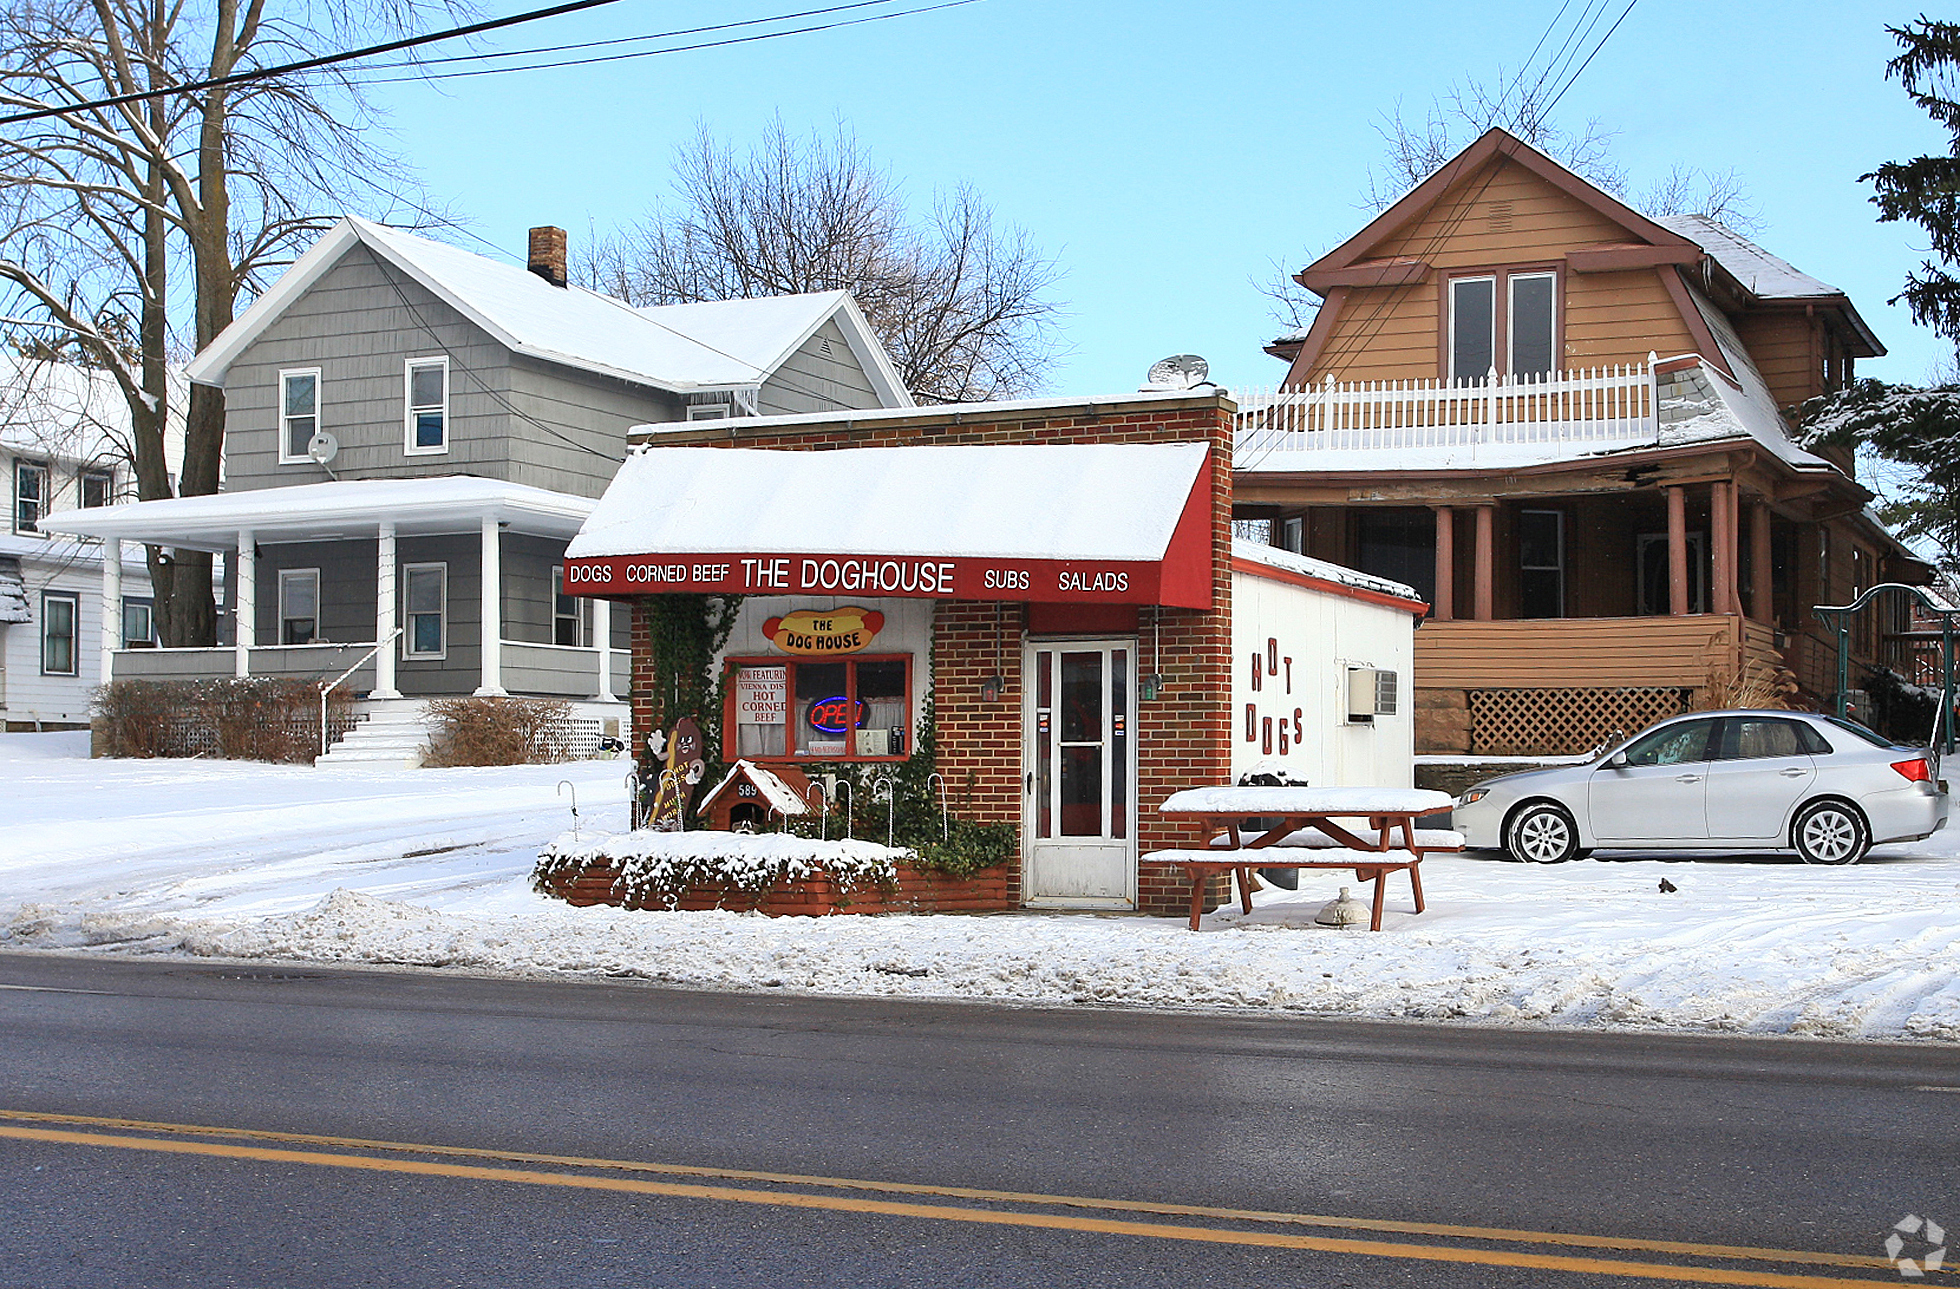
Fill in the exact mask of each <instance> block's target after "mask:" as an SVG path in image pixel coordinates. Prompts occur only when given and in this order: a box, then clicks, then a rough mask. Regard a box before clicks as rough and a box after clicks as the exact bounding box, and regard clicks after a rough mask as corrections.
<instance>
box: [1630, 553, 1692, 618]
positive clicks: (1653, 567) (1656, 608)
mask: <svg viewBox="0 0 1960 1289" xmlns="http://www.w3.org/2000/svg"><path fill="white" fill-rule="evenodd" d="M1687 538H1688V612H1690V613H1706V612H1708V578H1707V567H1708V566H1707V564H1706V563H1705V561H1704V560H1703V559H1702V549H1703V547H1702V535H1701V534H1700V533H1689V534H1687ZM1637 542H1638V545H1637V558H1638V561H1639V565H1640V567H1639V578H1640V603H1639V609H1640V612H1641V613H1643V614H1645V613H1672V612H1673V611H1674V610H1673V608H1672V607H1671V599H1670V594H1671V593H1670V591H1669V589H1668V578H1669V576H1670V574H1669V573H1668V561H1667V534H1666V533H1641V534H1640V536H1639V538H1638V539H1637Z"/></svg>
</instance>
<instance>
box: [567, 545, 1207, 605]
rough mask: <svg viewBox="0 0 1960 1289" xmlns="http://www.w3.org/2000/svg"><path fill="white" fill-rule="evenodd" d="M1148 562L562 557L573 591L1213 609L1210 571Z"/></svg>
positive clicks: (859, 557)
mask: <svg viewBox="0 0 1960 1289" xmlns="http://www.w3.org/2000/svg"><path fill="white" fill-rule="evenodd" d="M1165 572H1166V565H1164V564H1161V563H1156V562H1151V561H1142V560H1002V559H977V558H962V557H951V558H949V557H944V556H934V557H919V556H897V555H894V556H876V555H804V554H791V555H767V554H764V555H698V554H688V555H673V556H660V555H607V556H591V557H586V558H582V559H578V558H575V559H567V560H566V561H565V582H566V588H567V590H568V591H569V592H570V593H571V594H573V595H602V596H627V595H660V594H663V593H668V592H693V593H696V594H703V593H705V594H711V595H712V594H722V595H796V594H812V593H814V594H826V593H836V592H848V593H852V594H861V595H881V596H898V597H901V598H913V599H932V600H1014V601H1036V602H1042V603H1054V602H1076V603H1090V604H1171V605H1184V606H1187V607H1191V608H1209V607H1210V605H1211V594H1210V591H1211V587H1210V579H1209V576H1208V575H1206V576H1202V577H1197V578H1187V579H1186V580H1187V581H1188V582H1190V583H1191V584H1190V585H1189V586H1187V587H1180V588H1176V589H1173V588H1172V587H1170V586H1169V585H1167V583H1168V582H1169V581H1170V579H1168V578H1166V576H1165Z"/></svg>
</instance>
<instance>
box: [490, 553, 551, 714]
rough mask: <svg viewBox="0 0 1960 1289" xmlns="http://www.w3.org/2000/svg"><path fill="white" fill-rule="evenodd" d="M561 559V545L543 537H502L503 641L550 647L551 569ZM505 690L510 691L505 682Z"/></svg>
mask: <svg viewBox="0 0 1960 1289" xmlns="http://www.w3.org/2000/svg"><path fill="white" fill-rule="evenodd" d="M564 558H565V543H564V542H560V541H553V540H551V539H550V538H547V537H526V536H523V535H520V534H516V533H508V534H505V536H504V546H503V559H504V639H506V640H520V641H524V642H526V643H529V644H550V643H552V639H551V626H552V623H551V610H552V607H553V600H554V599H555V597H556V592H555V589H554V586H553V582H552V578H551V570H552V569H553V567H555V566H556V565H558V564H560V563H562V562H563V561H564ZM504 687H505V688H506V689H509V688H511V686H510V684H509V682H508V681H506V682H505V686H504Z"/></svg>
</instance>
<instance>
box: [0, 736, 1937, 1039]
mask: <svg viewBox="0 0 1960 1289" xmlns="http://www.w3.org/2000/svg"><path fill="white" fill-rule="evenodd" d="M86 742H87V736H86V735H77V734H17V735H0V818H4V822H5V827H4V830H0V948H6V949H11V950H34V949H66V950H80V951H84V952H91V953H121V954H202V955H215V956H222V957H230V958H283V959H301V960H309V961H320V962H355V963H377V964H379V963H387V964H409V965H415V966H425V967H447V968H460V969H466V970H474V971H486V972H511V973H526V974H530V973H569V974H588V975H608V976H619V977H635V978H642V979H646V980H652V981H660V982H664V983H672V984H682V985H691V986H701V987H709V988H732V989H786V990H795V991H807V992H812V993H832V994H874V995H894V996H907V997H958V998H975V999H991V1000H997V1001H1003V1002H1026V1003H1042V1004H1069V1003H1075V1004H1089V1005H1099V1006H1100V1005H1115V1006H1143V1007H1229V1008H1252V1009H1259V1010H1265V1011H1281V1012H1294V1013H1302V1014H1313V1015H1329V1016H1361V1017H1379V1018H1428V1019H1438V1020H1457V1021H1475V1022H1484V1023H1496V1024H1511V1025H1516V1024H1551V1025H1585V1026H1614V1027H1620V1028H1639V1027H1666V1028H1677V1029H1702V1030H1722V1031H1739V1032H1748V1033H1782V1034H1807V1035H1815V1036H1820V1037H1834V1038H1858V1037H1863V1038H1884V1039H1900V1038H1913V1039H1933V1040H1940V1041H1945V1042H1960V834H1956V833H1950V832H1942V833H1939V834H1936V835H1935V836H1934V837H1933V838H1932V839H1930V840H1929V841H1927V842H1922V843H1919V844H1918V845H1916V846H1912V847H1893V848H1889V849H1885V850H1881V851H1878V852H1875V853H1874V855H1873V856H1872V857H1871V858H1870V859H1868V860H1866V861H1865V863H1863V864H1861V865H1859V866H1858V867H1855V868H1850V869H1828V868H1807V867H1805V866H1804V865H1802V864H1799V863H1797V862H1796V861H1795V860H1794V859H1793V858H1784V857H1774V856H1762V857H1752V858H1745V859H1717V858H1705V859H1698V860H1692V861H1689V860H1683V859H1675V860H1651V859H1640V858H1636V857H1630V856H1629V857H1622V856H1611V857H1609V858H1608V859H1607V860H1605V861H1603V862H1602V861H1591V862H1583V863H1577V864H1569V865H1565V866H1563V867H1557V868H1539V867H1528V866H1525V865H1515V864H1507V863H1503V862H1500V861H1497V860H1494V859H1489V858H1481V857H1476V856H1438V857H1436V858H1433V859H1431V860H1429V861H1426V862H1425V863H1424V865H1423V868H1424V870H1425V871H1424V885H1425V887H1426V888H1427V892H1428V896H1429V912H1427V913H1425V914H1423V915H1422V916H1420V917H1417V916H1415V915H1414V914H1413V913H1412V912H1411V909H1412V908H1413V906H1412V904H1411V903H1410V900H1409V894H1408V887H1407V885H1406V883H1405V882H1402V881H1399V880H1397V879H1394V878H1391V879H1390V880H1391V883H1392V885H1391V888H1390V899H1389V909H1390V913H1389V916H1388V919H1387V923H1386V926H1385V929H1384V930H1383V932H1382V933H1380V934H1370V933H1369V932H1367V931H1365V930H1352V931H1333V930H1327V929H1323V928H1318V927H1315V926H1314V925H1313V915H1314V913H1315V912H1316V911H1317V910H1318V908H1319V906H1320V905H1321V904H1322V903H1323V902H1324V901H1326V900H1327V899H1329V898H1331V897H1332V896H1333V895H1334V893H1335V889H1336V888H1337V887H1338V886H1340V885H1341V884H1343V882H1344V881H1346V882H1348V884H1352V882H1351V879H1349V878H1347V876H1346V875H1345V874H1337V873H1303V874H1301V887H1302V889H1301V891H1300V892H1299V893H1298V894H1293V893H1290V892H1285V891H1277V890H1269V891H1266V892H1263V893H1262V894H1261V895H1260V896H1259V897H1258V905H1257V907H1256V908H1255V909H1254V911H1253V913H1252V914H1251V915H1249V916H1243V915H1240V914H1239V913H1238V911H1237V909H1236V907H1234V908H1233V909H1231V910H1230V911H1226V912H1220V913H1218V914H1215V915H1213V916H1211V917H1208V918H1207V919H1206V921H1205V929H1204V930H1203V931H1202V932H1200V933H1198V934H1195V935H1194V934H1192V933H1191V932H1189V931H1187V930H1186V929H1185V927H1184V924H1183V923H1182V922H1181V921H1176V920H1167V919H1158V918H1143V917H1134V916H1127V915H1125V916H1098V915H1094V914H1040V915H1037V914H1028V913H1016V914H1001V915H988V916H939V917H896V916H894V917H875V918H873V917H849V916H846V917H833V918H825V919H817V920H812V919H769V918H763V917H760V916H754V915H741V914H733V913H628V912H622V911H619V910H614V909H603V908H602V909H573V908H570V907H568V906H566V905H563V904H560V903H558V902H556V901H553V900H547V899H544V898H542V897H539V896H536V895H534V894H532V893H531V891H530V888H529V885H528V882H527V878H528V875H529V873H530V869H531V864H532V861H533V859H534V857H535V856H536V854H537V850H538V848H539V846H540V845H542V844H543V843H544V842H546V841H548V840H549V839H550V838H552V837H553V836H555V835H557V834H558V833H560V832H561V831H563V830H564V829H566V828H567V826H568V825H569V824H570V822H571V815H570V810H569V805H570V794H569V792H563V793H562V795H561V791H562V790H561V789H559V787H558V783H559V781H560V780H561V779H566V780H570V781H571V782H572V783H573V784H574V785H576V788H577V791H578V803H579V809H580V811H581V827H582V828H583V829H585V830H587V831H592V830H605V831H616V830H618V829H620V828H622V827H623V826H624V816H625V790H624V787H623V782H622V780H623V777H624V775H625V772H626V770H627V768H628V767H627V766H626V765H625V764H624V763H619V762H590V763H584V764H579V765H571V766H523V767H514V768H510V769H489V770H419V771H412V772H403V771H373V772H352V771H338V772H336V771H315V770H312V769H309V768H303V767H281V766H264V765H251V764H244V763H236V762H234V763H225V762H208V761H94V762H91V761H89V760H87V759H86ZM1662 877H1666V878H1668V879H1669V880H1670V881H1671V882H1673V883H1674V884H1675V885H1676V886H1677V887H1679V888H1680V889H1679V890H1678V892H1676V893H1673V894H1666V893H1663V892H1662V891H1660V890H1659V882H1660V879H1661V878H1662ZM1356 894H1357V895H1360V894H1364V892H1363V891H1361V890H1357V892H1356Z"/></svg>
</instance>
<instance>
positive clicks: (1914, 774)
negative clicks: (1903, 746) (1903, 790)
mask: <svg viewBox="0 0 1960 1289" xmlns="http://www.w3.org/2000/svg"><path fill="white" fill-rule="evenodd" d="M1892 768H1893V769H1894V770H1897V771H1898V772H1899V773H1900V774H1902V775H1904V776H1905V777H1906V780H1907V781H1908V782H1910V783H1925V782H1926V781H1927V780H1929V779H1931V778H1932V777H1933V769H1932V767H1931V766H1929V765H1927V764H1926V758H1925V757H1923V756H1916V757H1914V758H1913V759H1912V760H1910V761H1894V762H1892Z"/></svg>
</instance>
